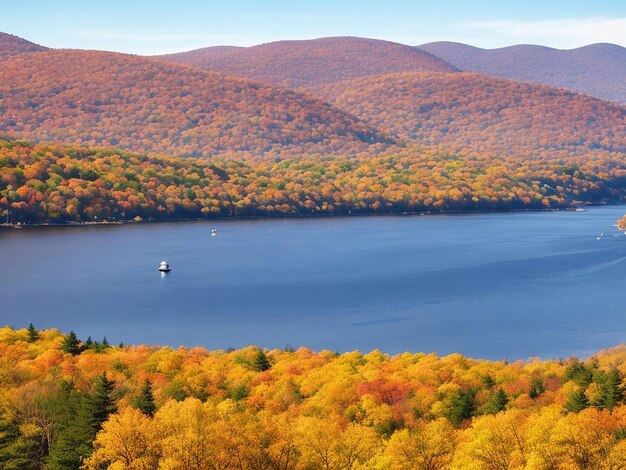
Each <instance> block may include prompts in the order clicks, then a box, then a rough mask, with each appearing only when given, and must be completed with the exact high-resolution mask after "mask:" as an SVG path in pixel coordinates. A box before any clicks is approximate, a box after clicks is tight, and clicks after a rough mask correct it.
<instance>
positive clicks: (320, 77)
mask: <svg viewBox="0 0 626 470" xmlns="http://www.w3.org/2000/svg"><path fill="white" fill-rule="evenodd" d="M157 57H158V58H161V59H164V60H168V61H172V62H176V63H179V64H185V65H193V66H195V67H199V68H202V69H205V70H213V71H219V72H224V73H228V74H231V75H237V76H240V77H246V78H251V79H253V80H259V81H262V82H268V83H273V84H275V85H280V86H285V87H300V86H307V85H317V84H320V83H328V82H336V81H339V80H346V79H349V78H357V77H363V76H367V75H377V74H381V73H389V72H406V71H412V70H429V71H436V72H456V71H458V70H457V69H456V68H455V67H453V66H452V65H450V64H448V63H447V62H445V61H443V60H441V59H439V58H437V57H435V56H433V55H432V54H429V53H428V52H424V51H422V50H420V49H418V48H415V47H410V46H406V45H403V44H397V43H393V42H389V41H380V40H376V39H365V38H355V37H332V38H321V39H312V40H303V41H278V42H271V43H267V44H261V45H259V46H252V47H235V48H232V47H231V48H225V47H223V46H222V47H220V46H218V47H208V48H205V49H198V50H195V51H190V52H183V53H180V54H169V55H165V56H157Z"/></svg>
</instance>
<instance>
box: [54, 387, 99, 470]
mask: <svg viewBox="0 0 626 470" xmlns="http://www.w3.org/2000/svg"><path fill="white" fill-rule="evenodd" d="M86 404H87V395H86V394H84V393H81V392H78V391H77V390H76V389H74V386H73V384H71V383H67V382H66V383H64V384H62V386H61V388H60V390H59V391H58V392H57V395H56V397H55V398H54V399H53V400H52V401H51V402H50V403H49V406H50V410H49V411H50V413H51V414H52V416H53V420H54V439H53V440H52V442H51V445H50V450H49V453H48V458H47V459H46V470H65V469H78V468H80V465H81V461H82V459H83V458H84V457H86V456H88V455H89V454H90V453H91V450H92V447H91V442H92V441H93V438H94V437H95V433H94V431H93V426H92V425H91V422H90V420H89V415H88V412H87V409H86Z"/></svg>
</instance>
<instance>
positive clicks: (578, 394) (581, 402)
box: [565, 388, 589, 413]
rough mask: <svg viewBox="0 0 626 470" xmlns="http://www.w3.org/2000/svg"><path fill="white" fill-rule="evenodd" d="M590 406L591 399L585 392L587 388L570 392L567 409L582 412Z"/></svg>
mask: <svg viewBox="0 0 626 470" xmlns="http://www.w3.org/2000/svg"><path fill="white" fill-rule="evenodd" d="M588 407H589V399H588V398H587V395H586V394H585V389H583V388H579V389H577V390H575V391H573V392H572V393H570V394H569V398H568V400H567V403H566V404H565V411H569V412H571V413H580V412H581V411H582V410H584V409H585V408H588Z"/></svg>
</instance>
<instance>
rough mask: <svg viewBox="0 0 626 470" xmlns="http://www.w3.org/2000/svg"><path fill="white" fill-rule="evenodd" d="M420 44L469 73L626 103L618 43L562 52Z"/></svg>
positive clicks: (625, 61)
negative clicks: (541, 85) (546, 86)
mask: <svg viewBox="0 0 626 470" xmlns="http://www.w3.org/2000/svg"><path fill="white" fill-rule="evenodd" d="M419 48H420V49H421V50H424V51H427V52H430V53H431V54H434V55H436V56H437V57H441V58H442V59H444V60H446V61H448V62H449V63H451V64H453V65H454V66H456V67H458V68H460V69H461V70H464V71H469V72H481V73H486V74H488V75H493V76H494V77H502V78H511V79H513V80H519V81H524V82H535V83H545V84H547V85H552V86H557V87H562V88H567V89H569V90H572V91H575V92H578V93H584V94H587V95H591V96H595V97H598V98H602V99H605V100H609V101H615V102H617V103H626V48H623V47H621V46H617V45H615V44H590V45H588V46H584V47H580V48H577V49H570V50H559V49H552V48H549V47H544V46H533V45H517V46H511V47H503V48H500V49H480V48H477V47H473V46H468V45H466V44H459V43H454V42H433V43H429V44H424V45H422V46H419Z"/></svg>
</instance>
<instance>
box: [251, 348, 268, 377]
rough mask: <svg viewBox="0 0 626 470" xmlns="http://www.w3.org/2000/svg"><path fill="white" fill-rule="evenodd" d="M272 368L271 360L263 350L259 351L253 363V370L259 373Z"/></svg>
mask: <svg viewBox="0 0 626 470" xmlns="http://www.w3.org/2000/svg"><path fill="white" fill-rule="evenodd" d="M270 367H272V366H271V364H270V361H269V359H268V358H267V355H266V354H265V352H263V350H262V349H259V350H258V351H257V353H256V355H255V356H254V360H253V361H252V368H253V369H254V370H256V371H257V372H263V371H265V370H268V369H269V368H270Z"/></svg>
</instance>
